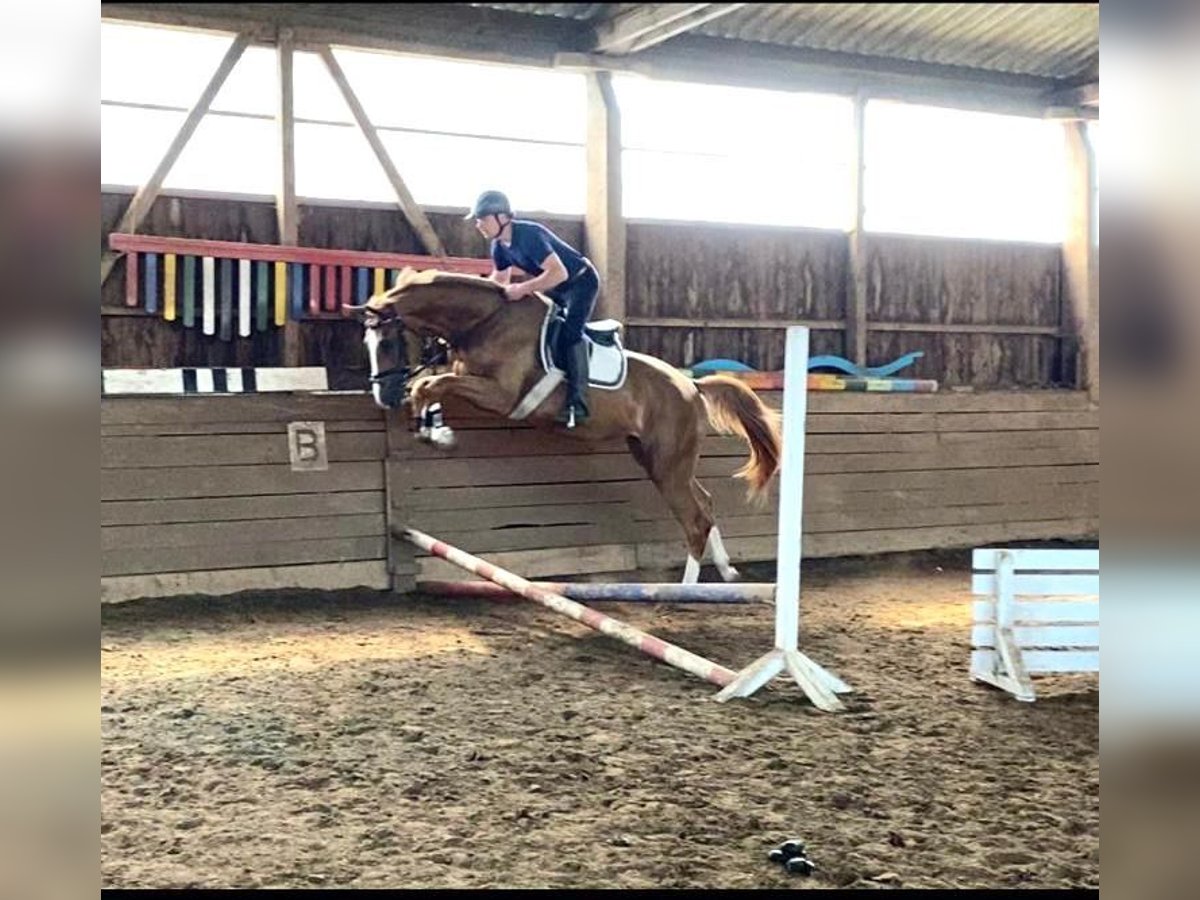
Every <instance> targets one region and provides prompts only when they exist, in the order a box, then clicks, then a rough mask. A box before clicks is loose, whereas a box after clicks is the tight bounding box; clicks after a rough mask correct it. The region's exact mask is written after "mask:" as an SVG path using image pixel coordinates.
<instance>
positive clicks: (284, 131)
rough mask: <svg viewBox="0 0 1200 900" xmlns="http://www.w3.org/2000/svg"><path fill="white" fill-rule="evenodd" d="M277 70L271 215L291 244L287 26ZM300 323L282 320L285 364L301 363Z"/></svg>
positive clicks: (292, 144)
mask: <svg viewBox="0 0 1200 900" xmlns="http://www.w3.org/2000/svg"><path fill="white" fill-rule="evenodd" d="M275 52H276V60H277V63H278V66H277V68H278V72H279V109H278V110H277V112H276V117H275V120H276V122H277V123H278V125H279V151H280V165H279V173H280V179H279V188H278V190H277V191H276V193H275V214H276V216H277V217H278V220H279V243H280V244H281V245H283V246H285V247H295V246H297V245H298V244H299V243H300V211H299V208H298V206H297V204H296V111H295V80H294V79H293V77H292V63H293V59H294V57H295V39H294V37H293V34H292V30H291V29H290V28H283V29H280V31H279V36H278V38H277V40H276V43H275ZM301 349H302V348H301V344H300V323H299V322H298V321H296V320H295V319H294V318H292V317H291V316H288V317H287V318H286V320H285V321H284V323H283V361H282V364H283V365H285V366H299V365H301V356H302V353H301Z"/></svg>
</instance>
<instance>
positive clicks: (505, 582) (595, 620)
mask: <svg viewBox="0 0 1200 900" xmlns="http://www.w3.org/2000/svg"><path fill="white" fill-rule="evenodd" d="M395 533H396V536H397V537H399V538H402V539H404V540H406V541H408V542H409V543H411V544H414V545H416V546H417V547H420V548H421V549H422V550H424V551H426V552H427V553H432V554H433V555H434V556H440V557H441V558H442V559H444V560H446V561H447V562H451V563H454V565H456V566H460V567H461V568H463V569H466V570H467V571H468V572H472V573H474V574H475V575H478V576H480V577H481V578H486V579H488V581H492V582H494V583H496V584H498V585H500V586H501V587H503V588H506V589H507V590H509V591H512V592H513V593H516V594H520V595H521V596H522V597H525V598H526V599H528V600H533V601H534V602H535V603H540V604H541V605H542V606H545V607H547V608H548V609H552V610H554V611H555V612H557V613H562V614H563V615H564V616H569V617H570V618H572V619H574V620H575V621H576V622H581V623H583V624H584V625H586V626H588V628H593V629H595V630H596V631H599V632H600V633H601V634H607V635H608V636H609V637H614V638H617V639H618V640H620V641H624V642H625V643H626V644H628V645H629V646H631V647H634V648H636V649H638V650H640V651H641V652H642V653H645V654H647V655H648V656H653V657H654V658H655V659H657V660H661V661H662V662H665V663H666V664H667V665H669V666H674V667H675V668H677V669H682V670H683V671H685V672H689V673H691V674H692V675H695V676H696V677H698V678H703V679H704V680H705V681H709V682H712V683H713V684H715V685H719V686H720V687H725V686H726V685H727V684H729V683H731V682H732V681H733V679H734V676H735V673H734V672H733V671H732V670H730V669H726V668H725V667H724V666H719V665H717V664H716V663H714V662H711V661H709V660H707V659H705V658H704V657H702V656H697V655H696V654H694V653H691V652H690V651H688V650H684V649H683V648H682V647H676V646H675V645H674V644H668V643H667V642H666V641H664V640H660V639H659V638H656V637H654V636H653V635H650V634H646V632H644V631H639V630H638V629H636V628H634V627H633V626H632V625H626V624H625V623H624V622H621V621H618V620H617V619H614V618H612V617H611V616H606V615H604V614H603V613H600V612H596V610H594V609H591V608H589V607H587V606H584V605H583V604H581V603H576V602H575V601H574V600H569V599H567V598H566V597H564V596H563V595H562V594H557V593H555V592H554V591H550V590H546V589H545V588H540V587H538V586H537V585H536V584H534V583H533V582H531V581H526V580H525V579H524V578H522V577H521V576H520V575H514V574H513V573H512V572H509V571H506V570H504V569H501V568H499V567H498V566H494V565H492V564H491V563H488V562H485V561H484V560H482V559H479V557H477V556H472V555H471V554H470V553H464V552H463V551H462V550H459V549H458V548H457V547H451V546H450V545H449V544H446V543H444V542H442V541H439V540H437V539H435V538H432V537H430V536H429V535H427V534H425V533H423V532H420V531H417V530H416V529H415V528H403V529H396V531H395Z"/></svg>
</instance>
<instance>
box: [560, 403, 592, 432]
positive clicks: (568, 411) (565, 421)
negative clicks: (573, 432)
mask: <svg viewBox="0 0 1200 900" xmlns="http://www.w3.org/2000/svg"><path fill="white" fill-rule="evenodd" d="M589 415H590V413H589V412H588V411H587V407H585V406H583V405H582V404H578V405H577V404H575V403H568V404H567V405H566V406H565V407H563V409H562V410H560V411H559V414H558V415H557V416H555V418H554V421H556V422H558V423H559V424H560V425H566V426H567V428H574V427H575V426H576V425H578V424H580V423H582V422H584V421H586V420H587V418H588V416H589Z"/></svg>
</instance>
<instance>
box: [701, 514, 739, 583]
mask: <svg viewBox="0 0 1200 900" xmlns="http://www.w3.org/2000/svg"><path fill="white" fill-rule="evenodd" d="M708 550H710V551H711V552H712V557H713V562H715V563H716V564H717V569H718V570H719V571H720V573H721V577H722V578H723V579H724V580H725V581H737V579H738V578H739V577H740V576H739V575H738V570H737V569H735V568H734V567H733V566H731V565H730V564H729V554H728V553H727V552H726V551H725V542H724V541H722V540H721V529H719V528H717V526H716V525H714V526H713V527H712V530H711V531H710V532H709V533H708Z"/></svg>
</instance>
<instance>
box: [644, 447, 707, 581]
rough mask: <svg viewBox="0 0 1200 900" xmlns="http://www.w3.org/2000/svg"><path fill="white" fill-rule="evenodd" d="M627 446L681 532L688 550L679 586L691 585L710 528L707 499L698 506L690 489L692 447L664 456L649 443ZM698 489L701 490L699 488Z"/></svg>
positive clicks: (697, 575) (696, 495) (696, 577)
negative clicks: (668, 508)
mask: <svg viewBox="0 0 1200 900" xmlns="http://www.w3.org/2000/svg"><path fill="white" fill-rule="evenodd" d="M628 443H629V451H630V453H631V454H632V455H633V458H634V459H636V460H637V461H638V463H639V464H640V465H641V466H642V468H643V469H645V470H646V474H647V475H649V476H650V480H651V481H653V482H654V485H655V487H657V488H658V492H659V493H660V494H661V495H662V498H663V499H664V500H665V501H666V502H667V506H668V507H670V509H671V513H672V514H673V515H674V516H675V521H677V522H678V523H679V527H680V528H682V529H683V535H684V541H685V543H686V544H687V549H688V558H687V565H686V566H685V567H684V571H683V583H684V584H695V583H696V582H697V581H698V580H699V578H700V562H701V560H703V559H704V551H705V549H706V548H707V546H708V536H709V533H710V531H711V530H712V526H713V519H712V513H711V507H712V503H711V499H710V501H709V502H708V503H707V504H704V503H702V502H701V498H702V495H701V494H699V493H698V492H697V491H695V490H693V488H692V485H693V484H694V483H695V478H694V476H693V473H694V472H695V469H696V459H695V457H696V455H697V453H696V448H695V447H692V448H691V449H690V450H686V449H685V450H682V451H677V453H676V454H675V455H674V456H666V455H665V454H663V453H662V452H661V451H659V450H658V448H656V447H655V446H654V445H652V444H646V443H643V442H641V441H638V440H633V439H631V440H630V441H629V442H628ZM689 454H690V455H691V457H692V460H691V463H690V464H688V463H686V461H685V460H686V457H687V456H688V455H689ZM697 487H699V485H698V484H697ZM700 490H701V491H704V489H703V488H700ZM705 493H707V492H705ZM722 575H724V573H722Z"/></svg>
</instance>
